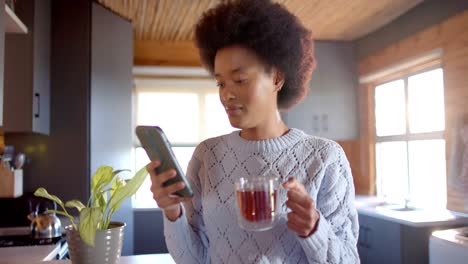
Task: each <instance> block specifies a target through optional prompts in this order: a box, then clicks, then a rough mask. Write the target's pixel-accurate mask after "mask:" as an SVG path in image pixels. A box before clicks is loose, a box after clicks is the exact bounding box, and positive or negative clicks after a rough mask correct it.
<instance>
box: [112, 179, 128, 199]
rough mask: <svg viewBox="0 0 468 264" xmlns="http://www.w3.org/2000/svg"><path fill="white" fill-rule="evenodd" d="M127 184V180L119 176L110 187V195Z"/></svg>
mask: <svg viewBox="0 0 468 264" xmlns="http://www.w3.org/2000/svg"><path fill="white" fill-rule="evenodd" d="M125 184H127V181H125V180H123V179H122V178H120V177H118V176H117V177H116V178H115V180H114V181H113V182H112V187H111V188H110V196H111V197H112V196H114V193H115V191H116V190H118V189H120V188H122V187H123V186H125Z"/></svg>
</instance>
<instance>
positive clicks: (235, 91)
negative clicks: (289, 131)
mask: <svg viewBox="0 0 468 264" xmlns="http://www.w3.org/2000/svg"><path fill="white" fill-rule="evenodd" d="M214 73H215V78H216V81H217V83H218V87H219V97H220V99H221V103H222V104H223V106H224V108H225V110H226V113H227V115H228V117H229V122H230V123H231V125H232V126H233V127H236V128H240V129H250V128H256V127H259V126H261V125H262V124H267V123H268V121H269V120H270V118H275V117H276V114H277V112H278V107H277V102H276V98H277V94H278V91H279V89H281V86H282V84H283V82H284V81H283V79H282V75H281V74H279V73H278V72H277V71H276V69H275V68H274V67H272V69H271V70H270V71H267V68H266V67H265V65H264V64H262V62H261V61H260V60H259V59H258V57H257V56H256V55H255V53H254V52H252V51H251V50H249V49H247V48H244V47H242V46H230V47H226V48H223V49H220V50H219V51H218V52H217V53H216V57H215V64H214Z"/></svg>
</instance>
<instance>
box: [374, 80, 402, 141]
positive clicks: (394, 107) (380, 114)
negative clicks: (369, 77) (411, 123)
mask: <svg viewBox="0 0 468 264" xmlns="http://www.w3.org/2000/svg"><path fill="white" fill-rule="evenodd" d="M405 109H406V108H405V86H404V82H403V80H397V81H393V82H389V83H386V84H382V85H379V86H377V87H375V127H376V133H377V136H392V135H401V134H404V133H405V132H406V113H405V111H406V110H405Z"/></svg>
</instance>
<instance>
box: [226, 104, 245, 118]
mask: <svg viewBox="0 0 468 264" xmlns="http://www.w3.org/2000/svg"><path fill="white" fill-rule="evenodd" d="M225 109H226V113H227V114H228V115H230V116H233V115H239V114H240V113H241V112H242V106H238V105H227V106H225Z"/></svg>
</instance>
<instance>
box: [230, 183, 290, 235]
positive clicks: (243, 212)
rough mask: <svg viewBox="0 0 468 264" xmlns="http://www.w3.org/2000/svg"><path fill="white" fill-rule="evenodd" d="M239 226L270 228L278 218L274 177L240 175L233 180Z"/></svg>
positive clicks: (277, 187)
mask: <svg viewBox="0 0 468 264" xmlns="http://www.w3.org/2000/svg"><path fill="white" fill-rule="evenodd" d="M235 188H236V196H237V219H238V223H239V226H240V227H241V228H243V229H245V230H250V231H265V230H268V229H271V228H272V227H273V226H274V225H275V224H276V222H277V220H278V219H279V218H280V216H281V214H280V202H279V201H278V191H279V190H280V188H281V184H280V183H279V181H278V178H276V177H266V176H261V177H242V178H240V179H238V180H237V181H236V182H235Z"/></svg>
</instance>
